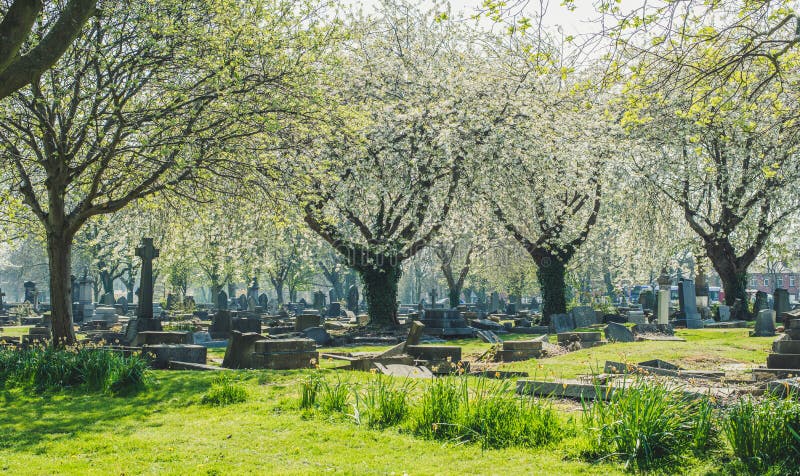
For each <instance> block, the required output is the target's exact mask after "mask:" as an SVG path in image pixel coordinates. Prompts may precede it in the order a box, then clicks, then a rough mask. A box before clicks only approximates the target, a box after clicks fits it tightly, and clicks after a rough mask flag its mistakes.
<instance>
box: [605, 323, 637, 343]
mask: <svg viewBox="0 0 800 476" xmlns="http://www.w3.org/2000/svg"><path fill="white" fill-rule="evenodd" d="M605 335H606V339H607V340H610V341H613V342H634V341H636V338H635V337H634V336H633V332H631V330H630V329H628V327H627V326H624V325H622V324H617V323H615V322H611V323H609V324H608V326H606V329H605Z"/></svg>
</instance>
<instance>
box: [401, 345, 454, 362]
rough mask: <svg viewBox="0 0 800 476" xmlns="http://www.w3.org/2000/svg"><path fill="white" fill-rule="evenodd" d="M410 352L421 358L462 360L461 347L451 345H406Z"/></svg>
mask: <svg viewBox="0 0 800 476" xmlns="http://www.w3.org/2000/svg"><path fill="white" fill-rule="evenodd" d="M406 351H407V352H408V354H409V355H410V356H412V357H414V358H415V359H419V360H430V361H437V360H449V361H451V362H458V361H459V360H461V347H456V346H449V345H409V346H406Z"/></svg>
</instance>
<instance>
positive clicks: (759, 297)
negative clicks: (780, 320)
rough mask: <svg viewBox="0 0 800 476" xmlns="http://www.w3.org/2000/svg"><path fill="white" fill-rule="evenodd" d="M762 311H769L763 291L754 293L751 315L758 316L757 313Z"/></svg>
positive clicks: (767, 300) (767, 299)
mask: <svg viewBox="0 0 800 476" xmlns="http://www.w3.org/2000/svg"><path fill="white" fill-rule="evenodd" d="M764 309H769V297H768V296H767V293H765V292H764V291H758V292H756V300H755V303H753V314H755V315H756V316H758V313H759V312H761V311H763V310H764Z"/></svg>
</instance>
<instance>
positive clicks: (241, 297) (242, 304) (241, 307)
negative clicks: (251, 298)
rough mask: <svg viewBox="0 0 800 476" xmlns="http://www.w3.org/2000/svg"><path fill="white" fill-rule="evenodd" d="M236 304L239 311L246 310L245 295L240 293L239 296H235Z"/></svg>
mask: <svg viewBox="0 0 800 476" xmlns="http://www.w3.org/2000/svg"><path fill="white" fill-rule="evenodd" d="M236 304H237V305H238V307H239V310H240V311H246V310H247V295H245V294H240V295H239V297H238V298H236Z"/></svg>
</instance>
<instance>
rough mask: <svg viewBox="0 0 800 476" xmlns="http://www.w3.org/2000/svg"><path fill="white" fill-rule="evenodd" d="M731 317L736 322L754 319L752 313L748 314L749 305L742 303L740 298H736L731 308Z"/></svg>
mask: <svg viewBox="0 0 800 476" xmlns="http://www.w3.org/2000/svg"><path fill="white" fill-rule="evenodd" d="M731 317H732V318H733V320H735V321H744V320H750V319H752V316H750V313H749V312H747V304H745V302H744V301H742V300H741V299H740V298H736V299H734V301H733V306H731Z"/></svg>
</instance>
